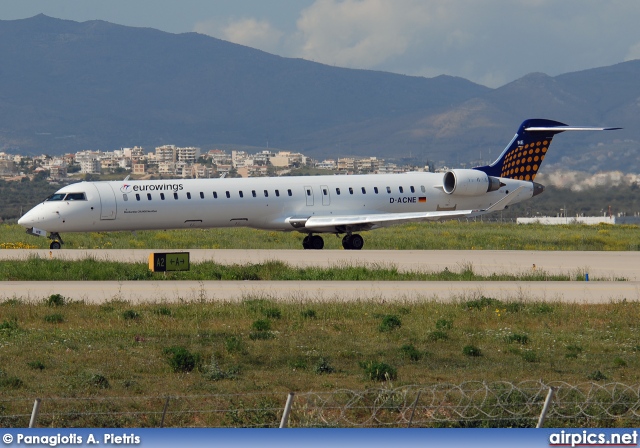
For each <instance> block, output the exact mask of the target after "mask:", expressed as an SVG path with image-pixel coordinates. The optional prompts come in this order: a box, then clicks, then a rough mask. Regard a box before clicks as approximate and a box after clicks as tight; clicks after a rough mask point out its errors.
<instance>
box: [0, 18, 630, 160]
mask: <svg viewBox="0 0 640 448" xmlns="http://www.w3.org/2000/svg"><path fill="white" fill-rule="evenodd" d="M519 57H526V56H523V55H514V62H513V63H514V64H517V63H518V58H519ZM0 61H2V63H1V64H0V150H4V151H8V152H18V153H22V154H42V153H47V154H51V155H55V154H62V153H66V152H75V151H78V150H83V149H102V150H113V149H117V148H120V147H130V146H134V145H138V146H143V147H145V148H146V150H147V151H152V150H153V148H154V147H155V146H158V145H162V144H176V145H180V146H200V147H201V148H202V149H203V150H207V149H211V148H216V147H223V148H227V147H237V148H240V149H241V148H243V147H252V148H256V149H261V148H262V149H266V148H267V147H269V148H278V149H284V150H291V151H300V152H303V153H305V154H306V155H309V156H311V157H314V158H316V159H320V160H322V159H324V158H328V157H338V156H378V157H382V158H385V159H387V160H396V161H413V162H415V163H423V162H426V160H431V161H435V162H436V163H437V164H440V165H441V164H447V165H449V166H459V165H460V164H461V163H464V164H468V165H469V164H473V163H475V162H478V163H482V162H487V161H491V160H492V159H494V158H495V157H497V156H498V154H499V153H500V152H501V151H502V149H503V148H504V147H505V145H506V144H507V143H508V141H509V140H510V139H511V138H512V137H513V134H514V133H515V131H516V129H517V127H518V125H519V124H520V123H521V122H522V121H523V120H524V119H526V118H536V117H539V118H550V119H554V120H558V121H562V122H565V123H568V124H571V125H589V126H600V125H606V126H620V127H624V128H625V129H624V130H622V131H616V132H607V133H577V134H576V133H573V134H572V135H571V136H564V135H561V136H558V137H557V141H562V143H561V144H560V143H555V145H554V146H558V147H560V148H559V149H560V150H558V151H550V154H549V157H548V158H547V163H548V164H549V165H557V166H567V167H569V168H571V169H574V170H575V169H582V170H586V171H596V170H601V169H605V170H613V169H620V170H622V171H624V172H640V147H639V143H638V142H640V126H638V117H639V112H640V60H634V61H629V62H624V63H620V64H617V65H614V66H609V67H601V68H594V69H590V70H584V71H580V72H574V73H567V74H563V75H559V76H554V77H550V76H547V75H545V74H542V73H531V74H529V75H526V76H524V77H522V78H520V79H518V80H516V81H514V82H511V83H509V84H506V85H504V86H502V87H500V88H496V89H491V88H488V87H485V86H482V85H479V84H475V83H473V82H471V81H468V80H466V79H463V78H458V77H452V76H444V75H443V76H438V77H435V78H424V77H417V76H405V75H400V74H393V73H387V72H379V71H371V70H354V69H345V68H339V67H333V66H328V65H324V64H319V63H315V62H312V61H307V60H303V59H292V58H284V57H280V56H275V55H272V54H269V53H265V52H263V51H260V50H256V49H252V48H249V47H245V46H242V45H237V44H233V43H230V42H226V41H223V40H219V39H215V38H213V37H209V36H205V35H201V34H197V33H184V34H171V33H166V32H162V31H158V30H154V29H149V28H133V27H126V26H121V25H115V24H112V23H108V22H103V21H88V22H82V23H79V22H74V21H69V20H60V19H55V18H51V17H47V16H44V15H38V16H35V17H32V18H29V19H22V20H11V21H0Z"/></svg>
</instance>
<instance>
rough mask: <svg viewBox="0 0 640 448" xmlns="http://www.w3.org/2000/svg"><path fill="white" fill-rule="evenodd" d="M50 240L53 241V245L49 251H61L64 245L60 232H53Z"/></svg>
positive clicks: (50, 245)
mask: <svg viewBox="0 0 640 448" xmlns="http://www.w3.org/2000/svg"><path fill="white" fill-rule="evenodd" d="M49 239H50V240H52V241H51V244H49V249H60V248H61V247H62V245H63V244H64V243H63V242H62V238H60V234H59V233H58V232H51V234H50V235H49Z"/></svg>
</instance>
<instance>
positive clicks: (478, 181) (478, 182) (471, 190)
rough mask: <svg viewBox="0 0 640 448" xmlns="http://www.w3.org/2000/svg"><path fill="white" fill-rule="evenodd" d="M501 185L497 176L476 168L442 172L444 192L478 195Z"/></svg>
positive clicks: (496, 188)
mask: <svg viewBox="0 0 640 448" xmlns="http://www.w3.org/2000/svg"><path fill="white" fill-rule="evenodd" d="M503 185H504V184H503V183H502V182H500V179H498V178H497V177H493V176H489V175H487V174H486V173H484V172H482V171H478V170H450V171H447V172H446V173H444V178H443V182H442V188H443V189H444V192H445V193H447V194H456V195H460V196H479V195H481V194H485V193H488V192H490V191H496V190H498V189H499V188H500V187H501V186H503Z"/></svg>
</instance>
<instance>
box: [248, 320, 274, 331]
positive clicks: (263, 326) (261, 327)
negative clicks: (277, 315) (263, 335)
mask: <svg viewBox="0 0 640 448" xmlns="http://www.w3.org/2000/svg"><path fill="white" fill-rule="evenodd" d="M251 329H253V330H255V331H269V330H271V322H269V321H268V320H265V319H260V320H256V321H254V322H253V323H252V324H251Z"/></svg>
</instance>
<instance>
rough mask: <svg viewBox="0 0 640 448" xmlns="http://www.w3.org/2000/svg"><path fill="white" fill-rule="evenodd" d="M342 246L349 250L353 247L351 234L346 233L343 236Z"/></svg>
mask: <svg viewBox="0 0 640 448" xmlns="http://www.w3.org/2000/svg"><path fill="white" fill-rule="evenodd" d="M342 247H343V248H344V249H345V250H349V249H351V235H345V236H344V237H343V238H342Z"/></svg>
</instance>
